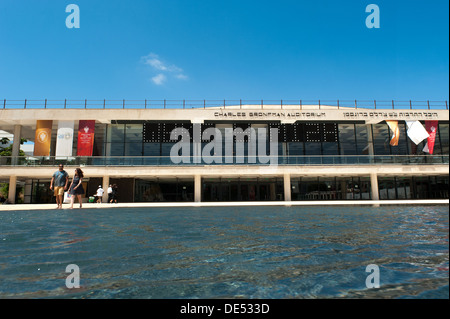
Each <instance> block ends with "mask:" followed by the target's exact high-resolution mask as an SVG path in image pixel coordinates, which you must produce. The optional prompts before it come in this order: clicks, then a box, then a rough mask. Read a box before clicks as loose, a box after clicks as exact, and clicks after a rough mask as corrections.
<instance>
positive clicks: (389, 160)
mask: <svg viewBox="0 0 450 319" xmlns="http://www.w3.org/2000/svg"><path fill="white" fill-rule="evenodd" d="M60 163H62V164H64V165H67V166H204V165H260V166H269V165H271V166H274V165H275V166H276V165H279V166H282V165H297V166H314V165H321V166H329V165H434V164H449V155H354V156H353V155H346V156H344V155H341V156H339V155H323V156H277V157H274V158H272V159H271V160H270V161H269V160H268V159H265V160H264V159H263V160H260V159H259V158H258V157H256V158H255V157H248V156H233V157H225V156H222V157H220V158H219V160H217V161H213V162H211V159H210V158H207V159H205V158H202V157H194V156H187V157H184V160H183V161H181V162H180V158H176V159H175V160H174V159H172V158H171V157H170V156H92V157H89V156H80V157H60V156H57V157H55V156H44V157H42V156H16V157H14V156H1V157H0V168H1V167H4V166H55V165H58V164H60Z"/></svg>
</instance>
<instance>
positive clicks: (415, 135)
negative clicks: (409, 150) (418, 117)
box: [406, 121, 430, 145]
mask: <svg viewBox="0 0 450 319" xmlns="http://www.w3.org/2000/svg"><path fill="white" fill-rule="evenodd" d="M406 125H407V126H408V131H407V134H408V136H409V138H410V139H411V141H413V142H414V143H415V144H416V145H418V144H419V143H420V142H422V141H423V140H424V139H426V138H427V137H428V136H430V135H429V134H428V133H427V130H426V129H425V128H424V127H423V125H422V123H420V122H419V121H406Z"/></svg>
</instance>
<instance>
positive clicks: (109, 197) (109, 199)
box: [107, 185, 113, 203]
mask: <svg viewBox="0 0 450 319" xmlns="http://www.w3.org/2000/svg"><path fill="white" fill-rule="evenodd" d="M107 193H108V203H110V202H111V201H112V195H113V189H112V186H111V185H109V187H108V190H107Z"/></svg>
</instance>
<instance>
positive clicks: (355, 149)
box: [94, 121, 449, 164]
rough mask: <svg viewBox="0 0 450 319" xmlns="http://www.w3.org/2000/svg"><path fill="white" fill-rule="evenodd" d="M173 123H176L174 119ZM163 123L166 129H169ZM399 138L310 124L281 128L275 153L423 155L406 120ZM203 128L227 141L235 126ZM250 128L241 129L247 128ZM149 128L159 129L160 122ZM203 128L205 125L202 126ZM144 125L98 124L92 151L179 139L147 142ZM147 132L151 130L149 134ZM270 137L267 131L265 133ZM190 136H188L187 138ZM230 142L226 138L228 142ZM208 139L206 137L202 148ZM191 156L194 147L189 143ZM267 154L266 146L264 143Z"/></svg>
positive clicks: (159, 152)
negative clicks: (227, 131)
mask: <svg viewBox="0 0 450 319" xmlns="http://www.w3.org/2000/svg"><path fill="white" fill-rule="evenodd" d="M172 126H174V127H175V124H173V123H172ZM172 126H169V125H168V126H167V129H170V128H172ZM250 126H251V127H253V128H254V129H258V128H266V129H267V130H269V129H270V128H271V127H270V126H269V124H251V125H250ZM398 126H399V131H400V138H399V143H398V145H397V146H391V145H390V140H391V138H392V132H391V130H390V128H389V126H388V125H387V124H386V123H379V124H372V125H366V124H359V123H351V122H345V123H332V124H330V123H311V124H309V125H304V126H303V127H298V128H296V130H294V131H295V132H292V130H293V129H289V128H288V126H286V127H284V128H283V127H281V126H278V127H277V128H278V129H279V136H278V137H279V142H278V155H279V156H336V155H338V156H342V155H343V156H350V155H372V154H373V155H424V154H425V155H426V154H427V153H425V152H423V148H424V146H425V144H426V140H424V141H422V142H421V143H419V145H416V144H414V143H413V142H412V141H411V140H410V139H409V137H408V135H407V127H406V124H405V123H403V122H401V121H399V123H398ZM207 127H217V128H218V129H219V131H220V132H221V135H222V138H223V141H225V128H235V127H234V126H233V124H223V123H209V124H208V126H207ZM246 127H248V126H245V127H243V129H245V128H246ZM149 128H150V129H154V130H161V128H160V127H158V126H149ZM204 128H206V126H205V127H203V128H202V130H203V129H204ZM143 131H144V124H143V123H138V124H109V125H97V126H96V135H95V142H94V155H95V156H97V155H99V156H170V150H171V149H172V147H173V145H175V144H176V142H177V141H172V140H169V139H168V132H165V133H164V134H163V133H161V132H153V133H154V134H155V135H156V134H160V135H162V136H160V137H159V138H158V137H155V138H154V139H152V140H150V141H149V140H147V141H146V140H145V136H144V135H143ZM147 134H151V133H147ZM268 136H269V135H268ZM191 137H192V136H191ZM228 142H229V141H228ZM208 143H209V141H204V142H203V146H204V145H207V144H208ZM240 152H244V154H247V152H248V139H247V138H245V139H244V143H237V142H236V137H235V138H234V143H233V154H240ZM191 154H192V147H191ZM266 154H269V144H268V143H266ZM437 154H445V155H447V154H449V124H448V123H440V124H439V126H438V130H437V133H436V142H435V147H434V153H433V155H437ZM222 155H225V142H223V143H222ZM311 164H313V163H311Z"/></svg>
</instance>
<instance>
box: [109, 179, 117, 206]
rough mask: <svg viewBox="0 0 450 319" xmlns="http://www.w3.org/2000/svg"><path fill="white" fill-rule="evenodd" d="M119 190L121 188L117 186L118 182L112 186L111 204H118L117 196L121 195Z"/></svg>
mask: <svg viewBox="0 0 450 319" xmlns="http://www.w3.org/2000/svg"><path fill="white" fill-rule="evenodd" d="M118 191H119V188H118V187H117V185H116V184H114V185H113V186H112V197H111V201H110V203H111V204H112V203H113V202H114V203H116V204H117V196H118V195H119V194H118Z"/></svg>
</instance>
